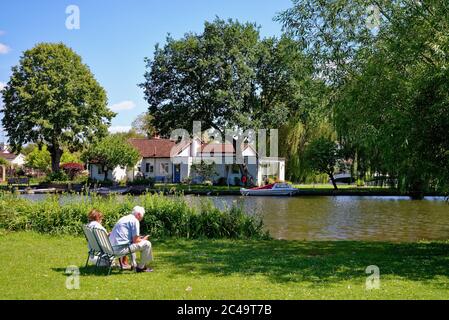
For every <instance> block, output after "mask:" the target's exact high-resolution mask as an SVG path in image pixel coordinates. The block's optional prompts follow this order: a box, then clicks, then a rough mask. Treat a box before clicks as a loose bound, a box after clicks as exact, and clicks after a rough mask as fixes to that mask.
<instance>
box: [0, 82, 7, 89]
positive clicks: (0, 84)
mask: <svg viewBox="0 0 449 320" xmlns="http://www.w3.org/2000/svg"><path fill="white" fill-rule="evenodd" d="M4 87H6V83H4V82H0V90H2V89H3V88H4Z"/></svg>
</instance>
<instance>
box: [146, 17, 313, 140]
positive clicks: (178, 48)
mask: <svg viewBox="0 0 449 320" xmlns="http://www.w3.org/2000/svg"><path fill="white" fill-rule="evenodd" d="M146 61H147V72H146V73H145V82H144V83H143V84H142V85H141V86H142V88H143V89H144V92H145V98H146V100H147V101H148V104H149V114H150V115H151V116H152V117H153V119H152V123H153V125H154V127H156V128H157V130H158V131H159V133H160V134H162V135H165V136H166V135H169V134H170V132H171V130H173V129H176V128H184V129H187V130H189V131H191V130H192V125H193V121H201V122H202V125H203V128H204V129H207V128H214V129H216V130H218V131H219V132H221V133H222V135H223V134H224V131H225V129H226V128H235V127H238V128H240V129H247V128H252V129H258V128H278V127H279V126H280V125H282V124H283V123H285V122H286V121H287V120H288V119H289V115H290V114H291V113H292V112H293V111H294V110H295V109H297V108H298V105H299V104H300V103H301V101H302V96H301V95H303V94H304V92H306V90H305V85H306V84H307V82H308V81H312V73H311V70H312V68H311V66H312V65H311V61H310V60H308V59H307V58H305V57H304V56H303V55H302V54H301V48H300V47H299V46H298V44H297V43H296V42H295V41H293V40H292V39H290V38H288V37H282V38H281V39H276V38H266V39H261V37H260V35H259V29H258V27H257V26H256V25H254V24H250V23H239V22H236V21H232V20H229V21H223V20H221V19H218V18H217V19H216V20H215V21H213V22H206V23H205V26H204V31H203V32H202V33H201V34H195V33H188V34H186V35H185V36H184V37H183V38H181V39H179V40H175V39H173V38H171V37H169V38H167V43H166V44H165V45H164V47H159V46H157V47H156V50H155V53H154V57H153V59H147V60H146ZM303 89H304V91H302V90H303Z"/></svg>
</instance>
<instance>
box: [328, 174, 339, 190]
mask: <svg viewBox="0 0 449 320" xmlns="http://www.w3.org/2000/svg"><path fill="white" fill-rule="evenodd" d="M329 177H330V178H331V181H332V184H333V185H334V189H335V190H338V187H337V183H336V182H335V178H334V174H333V173H329Z"/></svg>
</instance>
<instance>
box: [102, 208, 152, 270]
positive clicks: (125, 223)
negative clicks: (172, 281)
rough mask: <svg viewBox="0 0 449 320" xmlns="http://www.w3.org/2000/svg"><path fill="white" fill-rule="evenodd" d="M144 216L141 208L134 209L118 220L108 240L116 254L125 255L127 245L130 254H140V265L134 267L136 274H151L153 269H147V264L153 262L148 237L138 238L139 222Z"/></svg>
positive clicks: (143, 210)
mask: <svg viewBox="0 0 449 320" xmlns="http://www.w3.org/2000/svg"><path fill="white" fill-rule="evenodd" d="M144 214H145V209H144V208H142V207H134V209H133V211H132V213H131V214H129V215H127V216H125V217H123V218H120V220H119V221H118V222H117V223H116V225H115V226H114V229H112V232H111V234H110V235H109V239H110V240H111V244H112V247H113V249H114V251H116V252H117V253H126V251H127V250H128V244H129V245H130V248H131V252H132V253H135V252H140V263H139V264H138V265H137V267H136V271H137V272H152V271H153V269H151V268H148V267H147V263H148V262H150V261H152V260H153V254H152V250H151V243H150V241H148V236H146V237H141V236H140V221H142V219H143V216H144Z"/></svg>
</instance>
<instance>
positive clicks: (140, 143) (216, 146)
mask: <svg viewBox="0 0 449 320" xmlns="http://www.w3.org/2000/svg"><path fill="white" fill-rule="evenodd" d="M128 141H129V142H130V143H131V145H132V146H134V148H136V149H137V151H139V154H140V156H141V157H142V158H171V156H175V155H177V154H179V153H180V152H181V151H182V150H184V149H185V148H186V147H187V146H189V145H190V143H189V142H185V143H182V142H181V143H177V142H176V141H174V140H170V139H159V138H153V139H129V140H128ZM249 147H250V145H242V151H244V150H246V149H247V148H249ZM200 152H201V154H210V153H221V154H235V150H234V146H233V145H232V144H230V143H209V144H205V143H203V144H201V149H200Z"/></svg>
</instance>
